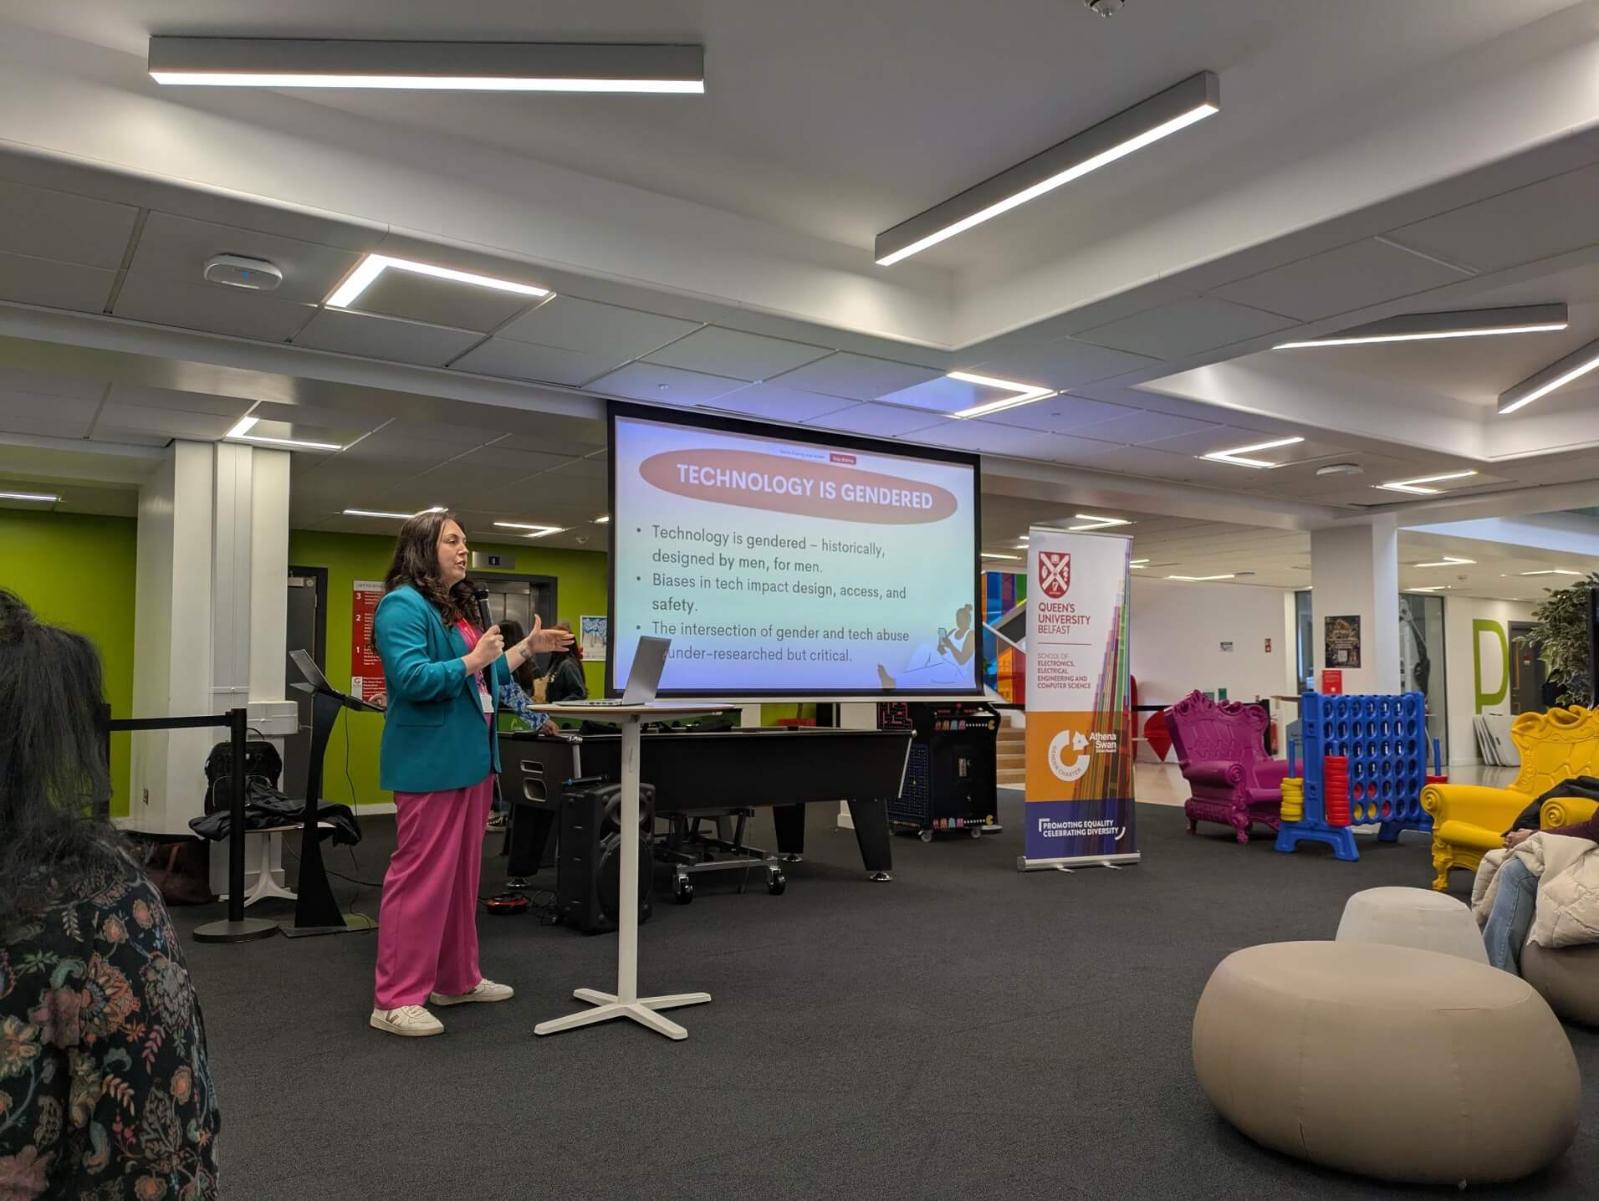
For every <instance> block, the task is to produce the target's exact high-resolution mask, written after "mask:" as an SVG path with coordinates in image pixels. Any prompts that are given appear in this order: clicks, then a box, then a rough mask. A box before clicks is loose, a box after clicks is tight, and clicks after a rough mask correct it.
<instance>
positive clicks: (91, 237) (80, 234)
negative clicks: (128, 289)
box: [0, 180, 138, 271]
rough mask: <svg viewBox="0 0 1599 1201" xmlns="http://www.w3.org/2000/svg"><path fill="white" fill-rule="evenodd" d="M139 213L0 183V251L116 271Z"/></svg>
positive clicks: (118, 205) (0, 181)
mask: <svg viewBox="0 0 1599 1201" xmlns="http://www.w3.org/2000/svg"><path fill="white" fill-rule="evenodd" d="M137 216H138V210H137V209H135V208H133V207H132V206H130V205H126V204H108V203H107V202H105V201H103V200H90V199H88V198H86V197H83V196H74V195H72V194H71V193H69V192H51V191H46V190H44V189H43V188H30V187H28V186H27V185H26V184H19V183H10V182H8V181H6V180H0V251H6V252H9V253H13V254H26V255H34V256H37V257H39V258H44V259H55V260H57V261H59V262H63V263H79V264H82V265H83V266H87V267H100V268H103V269H106V270H110V271H115V270H116V269H117V268H118V267H120V266H121V265H122V256H123V254H124V253H125V252H126V251H127V248H128V237H129V235H130V234H132V232H133V222H134V219H135V218H136V217H137Z"/></svg>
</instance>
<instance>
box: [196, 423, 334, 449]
mask: <svg viewBox="0 0 1599 1201" xmlns="http://www.w3.org/2000/svg"><path fill="white" fill-rule="evenodd" d="M260 420H261V419H260V418H259V417H240V418H239V420H238V423H237V424H235V425H234V427H233V428H232V429H230V430H229V431H228V432H227V433H225V434H223V435H222V437H223V439H224V440H225V441H230V442H258V443H260V444H261V445H263V446H286V447H288V448H289V449H291V450H343V449H344V447H343V446H341V445H340V444H339V443H337V442H307V441H305V440H303V439H301V438H267V437H264V436H262V435H260V434H252V433H251V432H250V431H251V430H253V429H254V428H255V426H256V423H257V422H259V421H260Z"/></svg>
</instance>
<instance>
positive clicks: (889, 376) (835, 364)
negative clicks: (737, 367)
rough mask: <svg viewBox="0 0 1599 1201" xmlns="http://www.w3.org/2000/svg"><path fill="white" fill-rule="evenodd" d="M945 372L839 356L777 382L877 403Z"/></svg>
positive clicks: (792, 386)
mask: <svg viewBox="0 0 1599 1201" xmlns="http://www.w3.org/2000/svg"><path fill="white" fill-rule="evenodd" d="M943 374H944V372H942V371H938V370H935V369H933V368H931V367H917V366H914V365H913V364H910V363H897V362H894V361H893V360H890V359H876V358H871V357H869V356H867V355H860V354H835V355H829V356H828V357H827V358H825V359H819V360H818V361H816V362H814V363H808V364H806V365H805V366H804V367H800V368H798V369H796V370H794V371H790V372H787V373H785V374H783V375H781V376H779V377H778V378H777V379H776V380H775V381H772V382H775V383H778V384H780V385H782V386H783V387H785V388H798V389H799V390H800V391H802V392H825V393H827V394H828V395H829V396H843V397H847V398H848V399H850V400H877V399H878V398H879V397H882V396H886V395H888V394H889V393H890V392H898V391H899V390H900V389H902V388H909V387H912V386H913V385H915V384H921V383H925V382H927V381H928V380H932V379H938V378H939V377H940V376H942V375H943Z"/></svg>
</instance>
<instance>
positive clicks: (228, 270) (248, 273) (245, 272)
mask: <svg viewBox="0 0 1599 1201" xmlns="http://www.w3.org/2000/svg"><path fill="white" fill-rule="evenodd" d="M205 278H206V281H207V282H208V283H213V284H223V285H224V286H226V287H229V288H248V289H249V290H250V291H252V292H271V291H272V290H273V289H275V288H276V287H277V286H278V285H279V284H281V283H282V282H283V272H282V271H281V270H279V269H278V267H277V265H276V264H275V263H269V262H267V261H266V260H265V259H251V258H245V257H244V256H243V255H242V254H219V255H217V256H216V257H215V258H213V259H210V260H208V261H207V262H206V265H205Z"/></svg>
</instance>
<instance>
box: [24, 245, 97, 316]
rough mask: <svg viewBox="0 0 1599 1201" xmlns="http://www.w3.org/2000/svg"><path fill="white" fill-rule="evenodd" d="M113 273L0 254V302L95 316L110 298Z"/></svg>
mask: <svg viewBox="0 0 1599 1201" xmlns="http://www.w3.org/2000/svg"><path fill="white" fill-rule="evenodd" d="M116 278H117V273H116V272H115V271H113V270H108V269H103V268H100V267H85V266H82V265H81V264H78V263H63V262H58V261H56V260H54V259H37V258H31V257H29V256H28V255H25V254H0V300H14V301H17V302H18V303H19V304H37V305H43V306H44V307H45V308H47V309H73V310H75V311H77V312H80V313H98V312H100V311H102V310H103V309H104V308H105V302H106V301H107V300H109V299H110V298H111V285H112V284H113V283H114V282H115V281H116Z"/></svg>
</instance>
